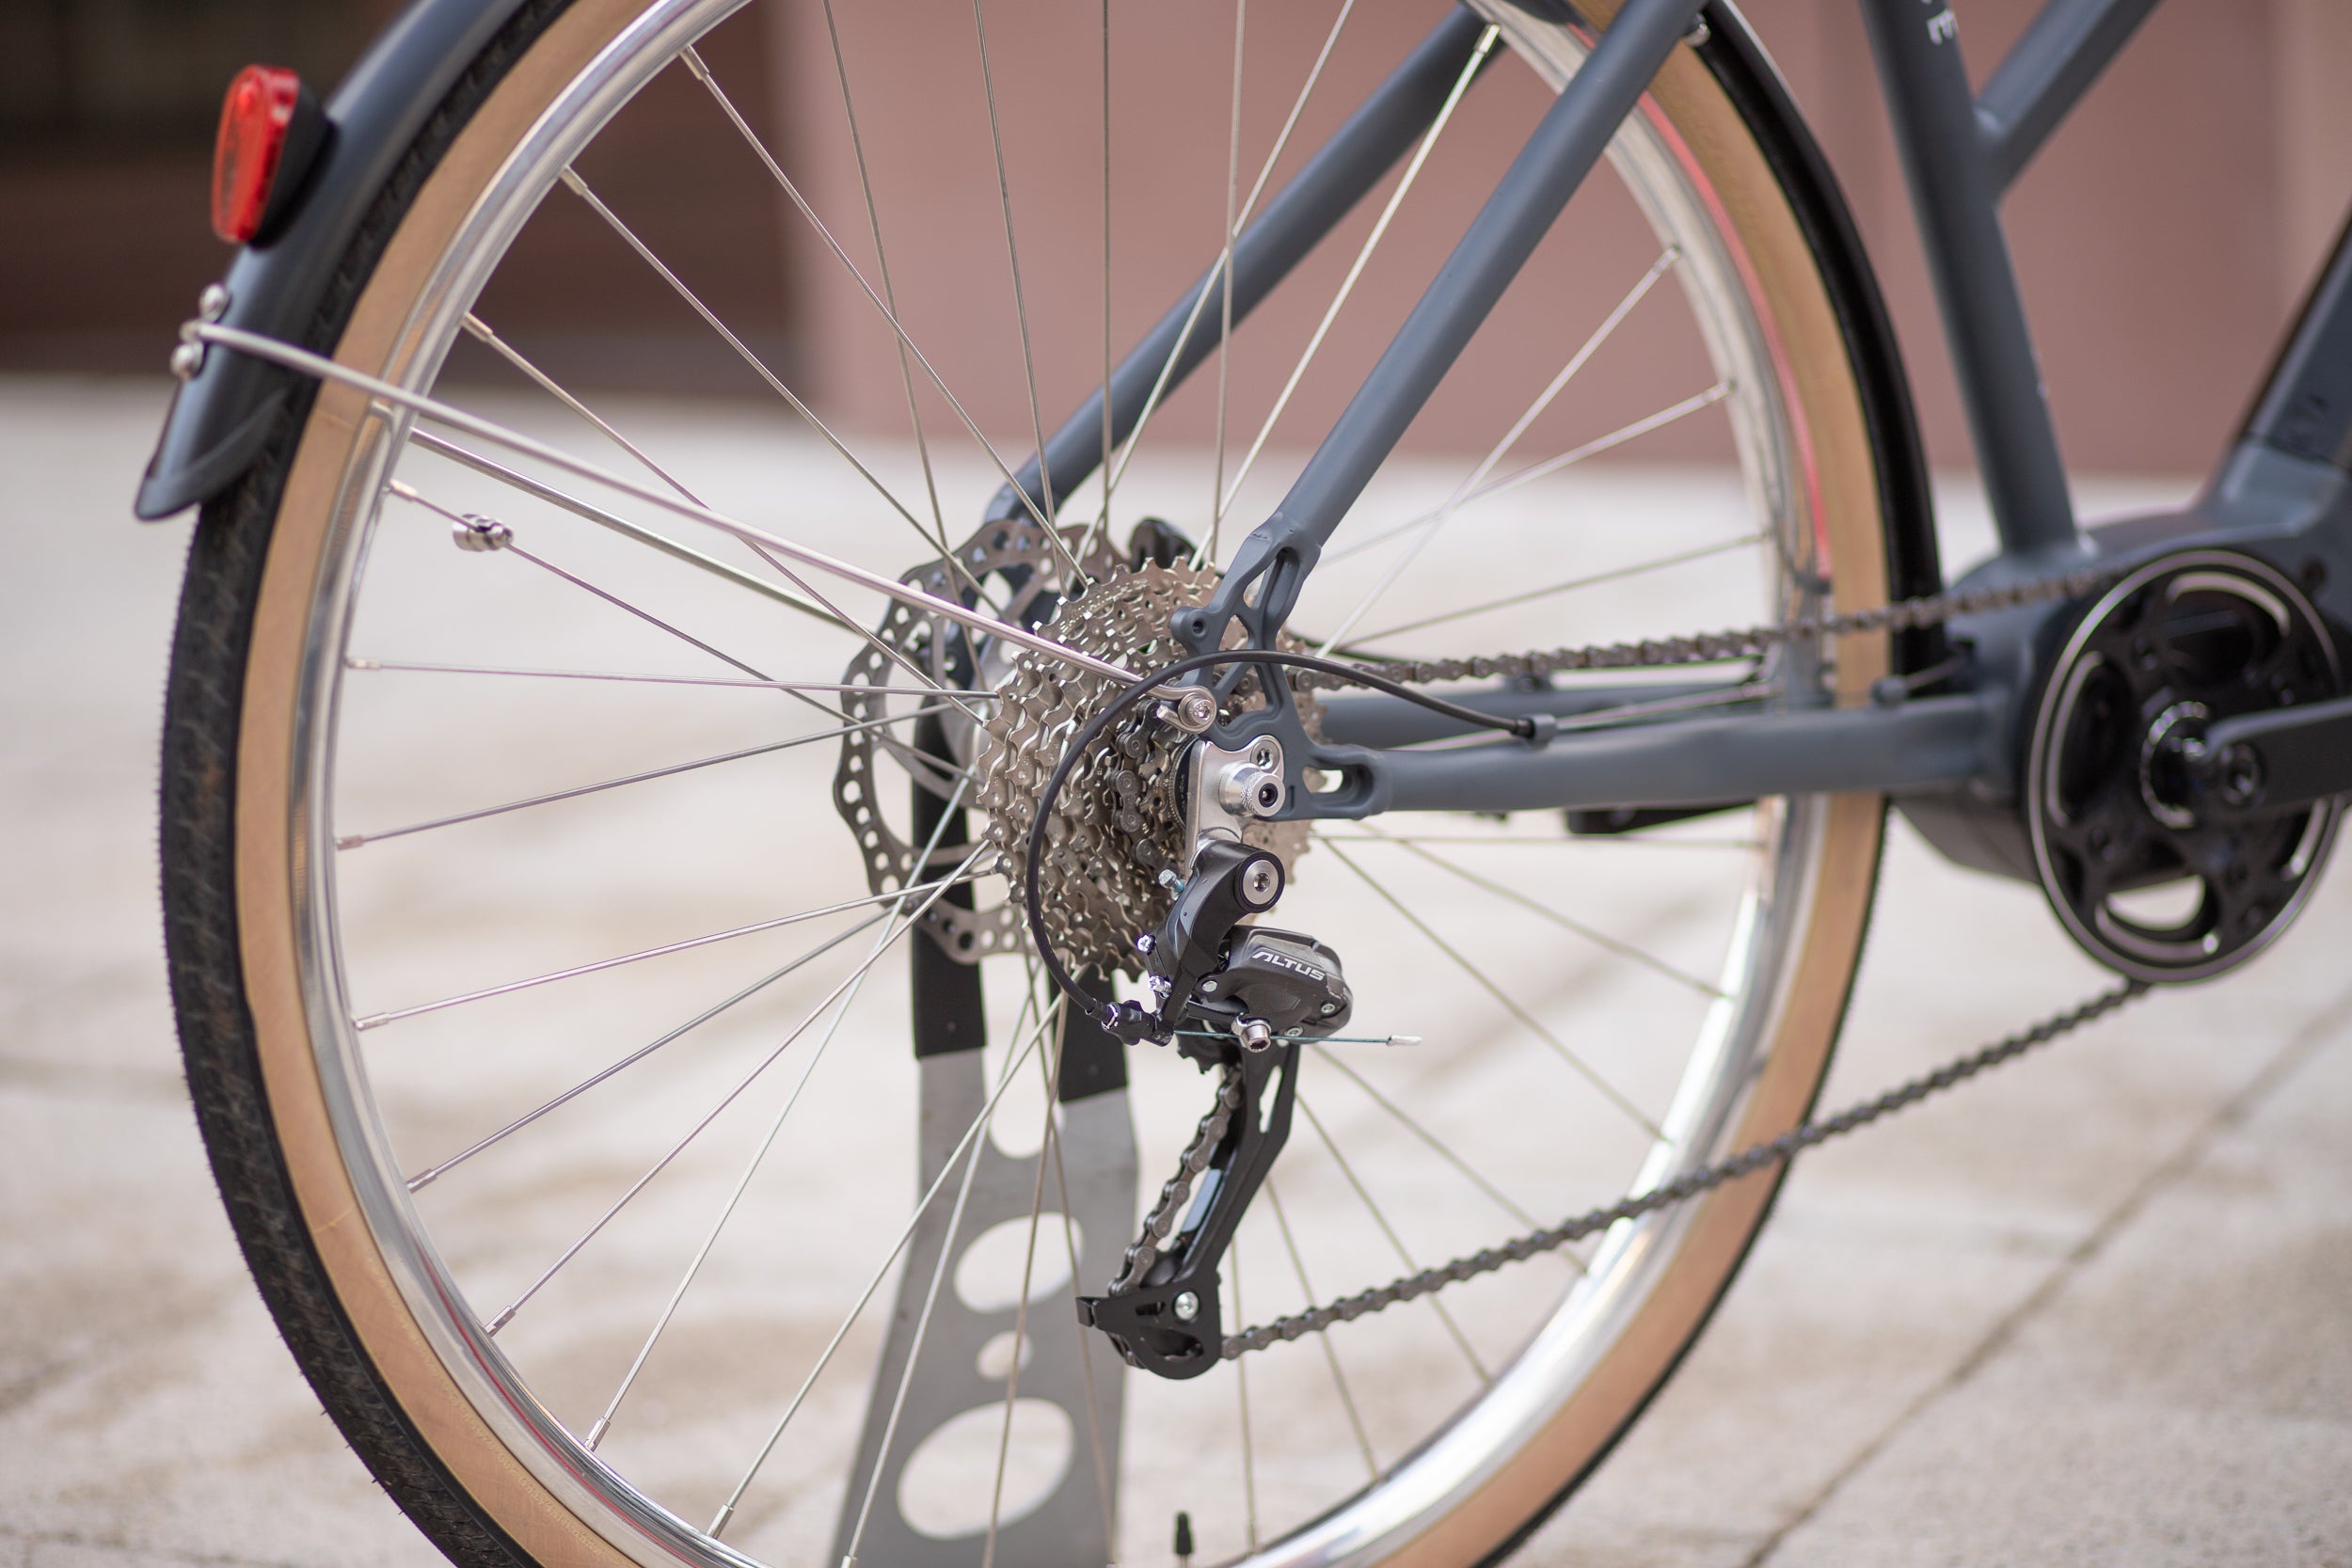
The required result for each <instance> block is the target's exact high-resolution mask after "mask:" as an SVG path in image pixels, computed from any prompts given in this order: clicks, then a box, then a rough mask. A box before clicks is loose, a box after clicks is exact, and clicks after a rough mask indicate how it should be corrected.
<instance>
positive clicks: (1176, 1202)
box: [1109, 568, 2149, 1361]
mask: <svg viewBox="0 0 2352 1568" xmlns="http://www.w3.org/2000/svg"><path fill="white" fill-rule="evenodd" d="M2121 576H2122V573H2120V572H2119V571H2117V570H2115V569H2114V568H2087V569H2085V570H2082V571H2077V572H2070V573H2066V574H2064V575H2062V576H2058V577H2051V578H2033V579H2029V580H2027V581H2024V582H2016V583H2007V584H2003V585H2000V586H1996V587H1991V588H1978V589H1971V590H1968V591H1966V592H1960V593H1945V594H1931V595H1925V596H1922V597H1919V598H1913V599H1903V600H1899V601H1898V602H1896V603H1893V604H1889V605H1882V606H1879V607H1877V608H1875V609H1870V610H1854V611H1850V612H1847V613H1844V614H1835V613H1833V614H1818V613H1817V614H1807V615H1801V616H1798V617H1796V618H1795V619H1793V620H1790V621H1788V622H1786V623H1784V624H1782V625H1779V626H1748V627H1743V628H1740V629H1739V630H1735V631H1726V632H1705V633H1700V634H1698V635H1696V636H1693V637H1677V638H1670V639H1666V640H1664V641H1641V642H1618V643H1610V644H1606V645H1597V646H1586V647H1568V648H1555V649H1552V650H1549V651H1548V652H1545V651H1531V652H1527V653H1522V654H1503V655H1478V656H1473V657H1470V658H1447V659H1396V660H1386V661H1381V662H1369V661H1362V668H1364V669H1366V670H1368V671H1370V672H1371V673H1375V674H1378V675H1382V676H1385V677H1387V678H1388V679H1390V680H1394V681H1400V682H1406V683H1409V684H1413V685H1430V684H1435V683H1438V682H1442V681H1454V680H1465V679H1489V678H1492V677H1494V676H1498V675H1500V676H1504V677H1514V676H1517V677H1525V676H1540V675H1549V674H1553V673H1559V672H1562V671H1569V670H1623V669H1638V668H1650V667H1655V666H1660V665H1670V664H1706V663H1714V662H1717V661H1720V660H1724V659H1731V658H1751V657H1760V656H1762V655H1763V654H1766V653H1768V652H1770V651H1771V650H1772V649H1773V648H1777V647H1782V646H1785V645H1787V644H1788V643H1791V642H1798V641H1812V640H1814V639H1817V638H1821V637H1849V636H1855V635H1859V634H1864V633H1869V632H1878V631H1896V632H1899V631H1912V630H1916V629H1919V628H1922V627H1926V626H1936V625H1940V624H1942V623H1943V622H1945V621H1948V620H1951V619H1952V618H1954V617H1956V616H1961V615H1976V614H1984V613H1987V612H1990V611H1994V610H2013V609H2017V608H2020V607H2022V606H2026V605H2031V604H2042V603H2046V602H2048V601H2051V600H2054V599H2073V598H2080V597H2083V596H2085V595H2087V594H2091V593H2094V592H2097V591H2098V590H2100V589H2102V588H2105V587H2106V586H2107V585H2108V584H2109V583H2111V582H2113V581H2115V580H2116V579H2117V578H2120V577H2121ZM1348 684H1349V682H1348V680H1347V677H1345V676H1343V675H1339V674H1326V673H1321V672H1316V671H1301V672H1297V673H1295V674H1294V676H1293V677H1292V685H1293V686H1294V688H1295V689H1301V690H1312V689H1337V688H1341V687H1344V686H1346V685H1348ZM2147 990H2149V987H2148V985H2147V983H2146V982H2144V981H2140V980H2130V981H2126V982H2125V983H2124V984H2122V986H2120V987H2118V988H2116V989H2115V990H2109V991H2106V992H2103V993H2101V994H2100V995H2098V996H2095V997H2092V998H2091V999H2090V1000H2089V1001H2087V1002H2084V1003H2082V1004H2080V1005H2078V1006H2075V1007H2074V1008H2072V1009H2070V1010H2068V1011H2066V1012H2063V1013H2059V1014H2057V1015H2054V1016H2053V1017H2051V1018H2049V1019H2045V1020H2043V1021H2042V1022H2040V1023H2037V1024H2035V1025H2034V1026H2033V1027H2032V1028H2030V1029H2027V1030H2026V1031H2025V1032H2024V1033H2023V1034H2019V1035H2012V1036H2010V1037H2007V1038H2006V1039H2002V1040H1999V1041H1996V1042H1995V1043H1994V1044H1993V1045H1990V1046H1986V1047H1984V1048H1983V1049H1981V1050H1979V1051H1977V1052H1974V1053H1969V1054H1967V1055H1964V1056H1961V1057H1958V1058H1956V1059H1954V1060H1953V1061H1951V1062H1948V1063H1947V1064H1945V1065H1944V1066H1943V1067H1941V1068H1938V1069H1935V1070H1934V1071H1933V1072H1931V1073H1929V1074H1927V1075H1926V1076H1924V1077H1920V1078H1915V1079H1913V1080H1911V1081H1910V1082H1908V1083H1905V1084H1902V1085H1898V1086H1897V1087H1895V1088H1893V1089H1890V1090H1888V1091H1887V1092H1885V1093H1884V1094H1882V1095H1880V1096H1878V1097H1877V1098H1876V1099H1873V1100H1868V1101H1863V1102H1862V1103H1860V1104H1858V1105H1854V1106H1851V1107H1849V1108H1848V1109H1846V1110H1844V1111H1841V1112H1839V1113H1838V1114H1837V1115H1836V1116H1834V1117H1828V1118H1826V1119H1824V1120H1818V1121H1806V1122H1804V1123H1802V1124H1801V1125H1799V1126H1797V1127H1795V1128H1792V1129H1790V1130H1789V1131H1788V1132H1784V1133H1782V1134H1781V1135H1780V1136H1779V1137H1776V1138H1773V1139H1771V1140H1770V1141H1768V1142H1765V1143H1761V1144H1756V1145H1754V1146H1753V1147H1751V1148H1745V1149H1742V1150H1740V1152H1739V1153H1737V1154H1733V1155H1731V1156H1729V1157H1728V1158H1726V1159H1724V1160H1720V1161H1718V1162H1716V1163H1715V1164H1710V1165H1707V1166H1704V1167H1702V1168H1700V1169H1698V1170H1695V1171H1691V1172H1688V1173H1686V1174H1685V1175H1683V1176H1680V1177H1677V1178H1676V1179H1675V1180H1672V1181H1670V1182H1668V1183H1666V1184H1665V1185H1664V1186H1662V1187H1657V1188H1653V1189H1652V1190H1650V1191H1649V1192H1646V1193H1641V1194H1635V1195H1631V1196H1627V1197H1623V1198H1620V1199H1618V1200H1617V1201H1616V1202H1614V1203H1612V1204H1608V1205H1605V1206H1604V1207H1601V1208H1598V1209H1594V1210H1590V1211H1588V1212H1585V1213H1582V1214H1580V1215H1578V1216H1576V1217H1574V1218H1572V1219H1569V1220H1567V1221H1565V1222H1563V1223H1562V1224H1560V1225H1557V1226H1552V1227H1547V1228H1544V1229H1539V1230H1534V1231H1530V1232H1529V1233H1527V1234H1526V1235H1524V1236H1518V1237H1515V1238H1513V1239H1512V1240H1510V1241H1508V1242H1505V1243H1503V1244H1502V1245H1501V1246H1496V1247H1487V1248H1485V1249H1483V1250H1481V1251H1478V1252H1474V1253H1471V1254H1470V1255H1469V1256H1467V1257H1463V1258H1457V1259H1454V1260H1453V1261H1452V1262H1449V1263H1444V1264H1440V1265H1438V1267H1435V1268H1430V1269H1423V1270H1422V1271H1421V1272H1420V1273H1418V1274H1414V1275H1406V1276H1405V1277H1404V1278H1401V1279H1396V1280H1392V1281H1391V1282H1390V1283H1389V1284H1387V1285H1384V1286H1380V1287H1377V1288H1375V1289H1372V1290H1367V1291H1359V1292H1358V1293H1356V1294H1355V1295H1352V1296H1344V1297H1342V1298H1341V1299H1340V1300H1337V1301H1333V1302H1327V1303H1326V1304H1325V1305H1323V1306H1320V1307H1310V1308H1308V1309H1307V1310H1306V1311H1304V1312H1296V1313H1293V1314H1291V1315H1289V1316H1287V1317H1282V1318H1277V1319H1275V1320H1274V1321H1273V1322H1271V1323H1263V1324H1260V1325H1259V1326H1257V1327H1255V1328H1248V1329H1244V1330H1243V1331H1241V1332H1240V1333H1238V1334H1232V1335H1228V1336H1227V1337H1226V1338H1225V1342H1224V1344H1223V1346H1222V1348H1221V1351H1220V1354H1221V1356H1222V1358H1223V1359H1225V1360H1229V1361H1230V1360H1232V1359H1234V1358H1235V1357H1237V1356H1241V1355H1246V1354H1248V1353H1250V1352H1251V1351H1258V1350H1263V1349H1265V1348H1266V1347H1267V1346H1269V1345H1272V1344H1274V1343H1276V1342H1277V1341H1279V1340H1287V1339H1296V1338H1301V1337H1302V1336H1304V1335H1308V1334H1319V1333H1321V1332H1323V1331H1324V1330H1326V1329H1327V1328H1329V1327H1330V1326H1331V1325H1332V1324H1333V1323H1352V1322H1354V1321H1355V1320H1356V1319H1358V1318H1361V1317H1365V1316H1368V1315H1369V1314H1371V1313H1374V1312H1378V1311H1382V1310H1384V1309H1386V1308H1388V1307H1393V1306H1395V1305H1397V1304H1398V1303H1400V1302H1406V1301H1412V1300H1415V1299H1417V1298H1419V1297H1421V1296H1424V1295H1428V1294H1430V1293H1432V1292H1433V1291H1438V1290H1440V1289H1442V1288H1443V1287H1445V1286H1447V1285H1452V1284H1457V1283H1459V1282H1461V1281H1463V1280H1467V1279H1472V1278H1475V1277H1477V1276H1478V1275H1484V1274H1490V1273H1493V1272H1494V1271H1495V1270H1497V1269H1500V1268H1502V1267H1503V1266H1504V1265H1505V1264H1507V1263H1516V1262H1522V1261H1524V1260H1526V1259H1530V1258H1534V1257H1537V1256H1539V1255H1541V1254H1543V1253H1548V1252H1554V1251H1557V1250H1558V1249H1559V1248H1561V1247H1564V1246H1566V1245H1568V1244H1569V1243H1572V1242H1577V1241H1581V1240H1582V1239H1583V1238H1585V1237H1587V1236H1591V1235H1595V1234H1597V1233H1598V1232H1600V1231H1602V1230H1606V1229H1607V1228H1609V1227H1611V1226H1613V1225H1615V1224H1616V1223H1618V1222H1619V1221H1620V1220H1629V1219H1638V1218H1641V1217H1643V1216H1645V1215H1648V1214H1653V1213H1657V1212H1660V1211H1661V1210H1666V1209H1671V1208H1675V1207H1677V1206H1679V1205H1681V1204H1684V1203H1687V1202H1689V1201H1691V1200H1692V1198H1695V1197H1699V1196H1703V1195H1705V1194H1707V1193H1710V1192H1712V1191H1714V1190H1715V1189H1716V1188H1718V1187H1720V1186H1723V1185H1724V1183H1726V1182H1729V1181H1736V1180H1739V1179H1740V1178H1741V1177H1744V1176H1749V1175H1753V1174H1754V1173H1756V1171H1758V1170H1761V1169H1763V1168H1765V1167H1766V1166H1768V1165H1771V1164H1778V1163H1783V1162H1786V1161H1788V1159H1790V1158H1792V1157H1793V1156H1794V1155H1796V1154H1797V1153H1798V1152H1800V1151H1801V1150H1803V1149H1806V1148H1812V1147H1814V1146H1815V1145H1817V1144H1821V1143H1826V1142H1828V1141H1829V1140H1830V1139H1832V1138H1836V1137H1840V1136H1843V1135H1844V1134H1846V1133H1848V1132H1853V1131H1855V1130H1856V1129H1858V1128H1862V1127H1866V1126H1867V1125H1869V1124H1870V1123H1872V1122H1874V1121H1877V1120H1878V1119H1880V1118H1881V1117H1885V1116H1888V1115H1890V1114H1892V1113H1894V1112H1896V1111H1899V1110H1902V1109H1904V1108H1906V1107H1908V1106H1910V1105H1913V1104H1915V1103H1917V1102H1918V1101H1922V1100H1925V1099H1926V1098H1928V1097H1929V1096H1930V1095H1932V1094H1938V1093H1941V1092H1942V1091H1943V1090H1945V1089H1947V1088H1950V1087H1952V1086H1953V1085H1957V1084H1960V1083H1963V1082H1965V1081H1966V1080H1968V1079H1970V1078H1973V1077H1975V1076H1977V1075H1978V1074H1979V1073H1980V1072H1984V1071H1986V1070H1987V1069H1992V1068H1994V1067H1998V1066H2000V1065H2002V1064H2003V1063H2006V1062H2009V1061H2010V1060H2012V1059H2014V1058H2016V1057H2017V1056H2020V1055H2023V1054H2024V1053H2026V1052H2027V1051H2029V1050H2032V1049H2033V1048H2034V1047H2036V1046H2039V1045H2042V1044H2045V1043H2047V1042H2048V1041H2050V1040H2053V1039H2056V1038H2058V1037H2059V1036H2061V1035H2065V1034H2068V1033H2070V1032H2072V1031H2073V1030H2075V1029H2078V1028H2081V1027H2082V1026H2083V1025H2084V1024H2086V1023H2090V1022H2092V1021H2093V1020H2096V1019H2098V1018H2102V1017H2104V1016H2106V1014H2107V1013H2109V1012H2112V1011H2114V1010H2115V1009H2116V1008H2117V1007H2120V1006H2123V1005H2124V1004H2125V1003H2127V1002H2131V1001H2133V1000H2136V999H2137V998H2138V997H2139V996H2142V995H2144V994H2145V993H2146V992H2147ZM1240 1101H1241V1077H1240V1074H1239V1072H1238V1071H1236V1070H1235V1069H1232V1067H1230V1066H1229V1067H1227V1068H1225V1069H1222V1075H1221V1076H1220V1079H1219V1082H1218V1089H1217V1100H1216V1105H1215V1107H1214V1108H1213V1109H1212V1110H1211V1111H1210V1113H1209V1114H1208V1115H1207V1116H1205V1117H1201V1119H1200V1127H1199V1129H1198V1130H1197V1131H1196V1132H1195V1133H1194V1136H1193V1140H1192V1142H1191V1143H1190V1144H1189V1145H1188V1146H1187V1147H1186V1148H1185V1150H1184V1157H1183V1159H1182V1161H1181V1162H1180V1164H1179V1168H1178V1171H1177V1174H1176V1175H1175V1176H1174V1177H1173V1178H1171V1179H1170V1180H1168V1182H1167V1183H1166V1184H1165V1185H1163V1186H1162V1187H1161V1189H1160V1200H1159V1202H1158V1203H1157V1204H1156V1205H1155V1206H1154V1207H1153V1209H1152V1213H1151V1214H1150V1216H1149V1217H1147V1218H1146V1220H1145V1221H1144V1225H1143V1231H1142V1234H1141V1235H1140V1236H1138V1237H1137V1239H1136V1242H1135V1243H1133V1244H1132V1245H1130V1246H1129V1247H1128V1249H1127V1255H1126V1261H1125V1265H1124V1266H1123V1267H1122V1268H1121V1269H1120V1275H1119V1277H1118V1278H1117V1279H1115V1280H1113V1281H1112V1282H1111V1285H1110V1291H1109V1293H1111V1294H1113V1295H1117V1294H1120V1293H1121V1292H1123V1291H1128V1290H1132V1289H1134V1287H1135V1285H1136V1281H1137V1280H1139V1279H1140V1278H1141V1277H1142V1276H1143V1275H1144V1273H1145V1272H1146V1271H1147V1270H1149V1269H1150V1268H1151V1266H1152V1262H1153V1261H1155V1260H1156V1259H1158V1257H1159V1246H1160V1243H1164V1242H1165V1241H1166V1240H1167V1239H1168V1235H1169V1233H1170V1232H1171V1231H1172V1230H1173V1228H1174V1226H1175V1223H1176V1219H1177V1217H1178V1214H1179V1213H1180V1212H1181V1210H1182V1208H1183V1206H1184V1203H1185V1202H1186V1201H1187V1200H1188V1199H1189V1198H1190V1196H1191V1195H1192V1185H1193V1181H1194V1180H1195V1179H1197V1178H1198V1176H1199V1175H1200V1172H1201V1171H1202V1170H1204V1169H1206V1168H1207V1165H1208V1161H1209V1159H1210V1156H1211V1154H1212V1153H1213V1151H1214V1150H1215V1148H1216V1144H1217V1142H1218V1141H1219V1140H1220V1139H1222V1138H1223V1137H1224V1135H1225V1132H1226V1130H1227V1128H1228V1127H1229V1126H1230V1124H1231V1121H1232V1115H1233V1112H1234V1111H1235V1110H1236V1109H1238V1108H1239V1105H1240Z"/></svg>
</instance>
